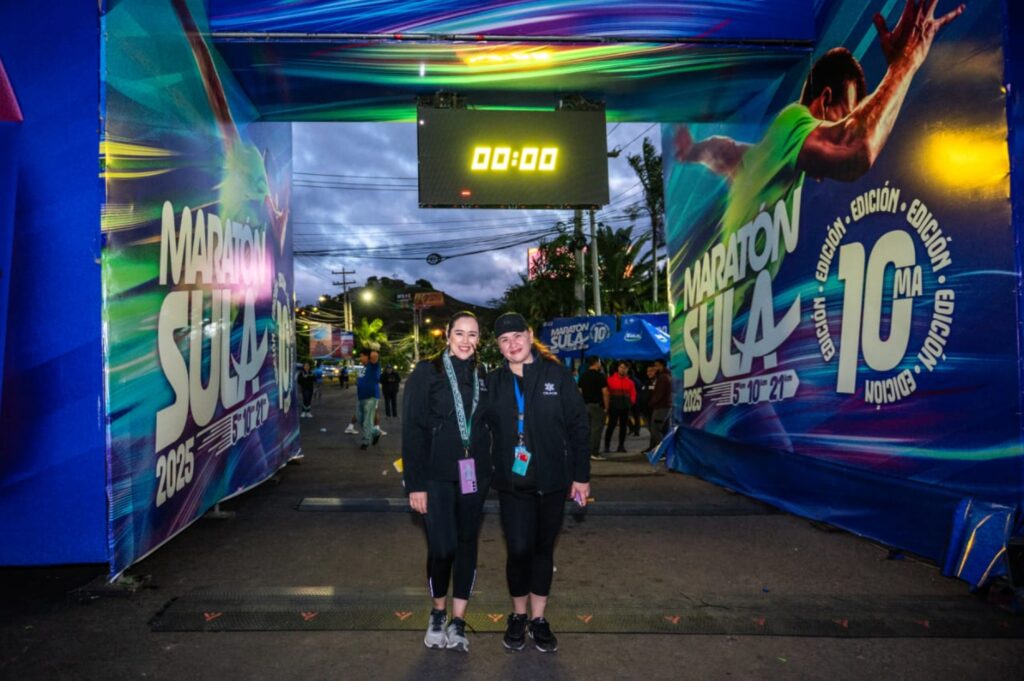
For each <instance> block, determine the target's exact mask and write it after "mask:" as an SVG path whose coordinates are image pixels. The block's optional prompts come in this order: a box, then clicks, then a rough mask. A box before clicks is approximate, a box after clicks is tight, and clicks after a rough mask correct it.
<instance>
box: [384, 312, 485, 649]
mask: <svg viewBox="0 0 1024 681" xmlns="http://www.w3.org/2000/svg"><path fill="white" fill-rule="evenodd" d="M446 338H447V346H446V347H445V349H444V351H443V352H442V353H441V354H440V355H438V356H437V357H435V358H434V359H432V360H427V361H424V362H420V363H419V364H418V365H417V366H416V369H415V370H414V371H413V372H412V374H411V375H410V376H409V378H408V380H407V381H406V383H405V396H404V397H403V400H402V413H403V414H404V415H405V417H404V419H403V422H402V448H403V477H404V481H405V489H406V491H407V492H408V493H409V505H410V506H411V507H412V508H413V510H415V511H417V512H418V513H421V514H422V515H423V524H424V527H425V528H426V531H427V582H428V586H429V589H430V597H431V598H432V599H433V608H432V610H431V611H430V621H429V623H428V625H427V634H426V636H425V637H424V639H423V642H424V644H425V645H426V646H427V647H428V648H453V649H456V650H460V651H463V652H467V651H468V650H469V640H468V639H467V638H466V631H465V627H466V622H465V619H464V618H465V615H466V606H467V605H468V603H469V596H470V592H471V591H472V589H473V582H474V580H475V579H476V557H477V537H478V536H479V533H480V514H481V512H482V510H483V504H484V499H485V497H486V496H487V488H488V485H489V483H490V479H491V462H490V433H489V431H488V429H487V426H486V425H485V424H484V423H483V422H482V416H483V412H484V404H483V403H484V401H485V400H486V397H487V392H486V391H487V386H486V385H485V382H484V380H483V378H482V377H481V376H482V373H483V371H482V369H479V368H478V367H477V365H476V346H477V344H478V343H479V341H480V325H479V322H478V321H477V319H476V317H475V316H474V315H473V313H471V312H458V313H456V314H455V315H454V316H453V317H452V319H451V321H449V322H448V329H447V333H446ZM449 581H452V582H454V584H453V587H452V615H453V617H452V620H451V622H450V623H449V622H447V618H448V612H447V608H446V607H445V606H446V601H447V595H448V583H449ZM446 624H447V626H445V625H446Z"/></svg>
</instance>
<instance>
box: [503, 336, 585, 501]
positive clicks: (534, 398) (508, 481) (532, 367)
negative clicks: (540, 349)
mask: <svg viewBox="0 0 1024 681" xmlns="http://www.w3.org/2000/svg"><path fill="white" fill-rule="evenodd" d="M514 379H515V374H513V373H512V370H511V369H509V368H508V364H507V363H505V364H504V365H503V366H501V367H500V368H498V369H495V370H494V371H492V372H491V373H490V374H489V375H488V376H487V392H488V398H489V400H488V410H487V416H486V417H487V421H488V423H490V425H491V432H492V433H493V438H494V443H493V446H492V448H491V459H492V462H493V467H494V480H493V482H492V486H493V487H494V488H495V489H498V490H501V491H514V490H522V491H531V492H532V491H536V492H538V493H540V494H548V493H551V492H557V491H559V490H564V489H566V488H568V487H569V486H570V485H571V484H572V483H573V482H574V481H575V482H590V421H589V419H588V417H587V408H586V405H584V404H583V397H581V396H580V391H579V390H578V389H577V387H576V382H575V381H574V380H573V378H572V374H571V373H570V372H569V370H568V369H566V368H565V367H564V366H562V365H561V364H559V363H557V362H552V361H550V360H547V359H544V358H543V357H541V356H540V355H538V354H536V353H534V361H533V362H531V363H530V364H524V365H523V378H522V384H521V386H522V390H523V399H524V403H525V421H524V425H523V434H524V436H525V440H526V448H527V449H528V450H529V451H530V454H531V455H532V458H531V459H530V465H529V467H528V468H527V474H526V475H525V476H521V475H516V474H514V473H513V472H512V454H513V449H514V448H515V446H516V444H517V443H518V441H519V430H518V428H517V424H516V421H517V418H518V413H519V408H518V406H517V405H516V396H515V388H514V387H513V380H514Z"/></svg>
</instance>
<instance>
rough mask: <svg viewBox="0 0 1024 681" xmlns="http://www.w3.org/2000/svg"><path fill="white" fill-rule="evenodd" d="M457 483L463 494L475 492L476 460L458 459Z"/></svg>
mask: <svg viewBox="0 0 1024 681" xmlns="http://www.w3.org/2000/svg"><path fill="white" fill-rule="evenodd" d="M459 485H460V486H461V487H462V493H463V494H473V493H474V492H476V462H475V461H474V460H473V459H459Z"/></svg>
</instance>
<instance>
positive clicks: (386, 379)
mask: <svg viewBox="0 0 1024 681" xmlns="http://www.w3.org/2000/svg"><path fill="white" fill-rule="evenodd" d="M401 383H402V377H401V376H399V375H398V372H397V371H395V365H394V364H392V365H390V366H389V367H388V368H387V369H385V370H384V373H383V374H381V377H380V391H381V393H383V395H384V415H385V416H393V417H397V416H398V386H399V385H401Z"/></svg>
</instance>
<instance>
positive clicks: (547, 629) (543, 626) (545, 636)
mask: <svg viewBox="0 0 1024 681" xmlns="http://www.w3.org/2000/svg"><path fill="white" fill-rule="evenodd" d="M530 638H532V639H533V644H534V645H535V646H537V650H539V651H540V652H542V653H553V652H555V651H556V650H558V639H557V638H555V635H554V634H552V633H551V625H550V624H548V621H547V620H546V619H544V618H543V617H537V618H534V619H532V620H530Z"/></svg>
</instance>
